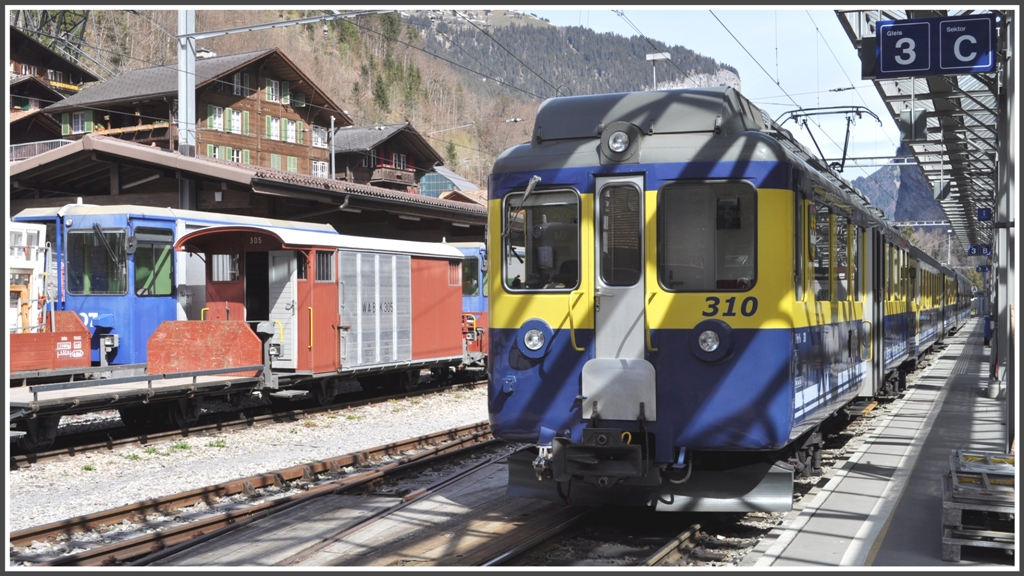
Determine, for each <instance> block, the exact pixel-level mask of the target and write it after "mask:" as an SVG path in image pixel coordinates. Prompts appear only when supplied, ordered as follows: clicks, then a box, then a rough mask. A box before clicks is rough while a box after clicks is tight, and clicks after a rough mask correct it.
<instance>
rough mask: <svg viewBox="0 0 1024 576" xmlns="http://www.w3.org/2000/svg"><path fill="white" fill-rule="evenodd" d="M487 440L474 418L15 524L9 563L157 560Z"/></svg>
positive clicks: (100, 563) (483, 426)
mask: <svg viewBox="0 0 1024 576" xmlns="http://www.w3.org/2000/svg"><path fill="white" fill-rule="evenodd" d="M492 441H493V440H492V438H491V435H490V429H489V426H488V425H487V424H486V423H478V424H475V425H471V426H465V427H462V428H458V429H452V430H446V431H443V432H438V433H435V434H431V435H428V436H421V437H418V438H412V439H409V440H405V441H403V442H397V443H393V444H388V445H385V446H380V447H377V448H373V449H370V450H364V451H361V452H356V453H352V454H347V455H344V456H339V457H336V458H331V459H327V460H321V461H319V462H313V463H310V464H308V465H304V466H294V467H291V468H287V469H282V470H276V471H272V472H267V473H264V474H260V475H256V476H249V477H246V478H238V479H235V480H232V481H229V482H224V483H220V484H216V485H212V486H207V487H205V488H200V489H197V490H190V491H188V492H183V493H179V494H175V495H172V496H165V497H161V498H155V499H152V500H147V501H144V502H139V503H136V504H133V505H130V506H124V507H121V508H116V509H113V510H107V511H104V512H98V513H95V514H88V515H85V516H80V517H77V518H71V519H68V520H64V521H61V522H55V523H51V524H46V525H43V526H38V527H35V528H30V529H27V530H20V531H17V532H13V533H11V534H10V537H9V541H10V546H12V547H13V548H14V551H12V554H11V562H15V563H23V564H25V565H31V566H106V565H123V564H126V563H129V562H132V561H141V562H142V563H148V561H145V560H142V559H144V558H146V557H151V558H150V560H149V561H152V560H155V559H159V558H160V557H162V556H163V555H167V554H170V553H173V552H175V551H177V548H175V547H176V546H180V547H182V548H184V547H190V546H195V545H196V544H198V543H201V542H203V541H206V540H208V539H210V538H214V537H217V536H220V535H223V534H224V533H226V532H228V531H231V530H235V529H238V528H241V527H243V526H245V525H247V524H248V523H250V522H253V521H255V520H258V519H259V518H262V517H266V516H268V515H270V514H278V513H281V512H282V511H284V510H287V509H289V508H292V507H294V506H298V505H300V504H304V503H306V502H308V501H310V500H311V499H314V498H317V497H320V496H324V495H328V494H334V493H338V492H344V491H348V490H353V489H357V488H361V487H365V486H368V485H373V484H378V483H380V482H381V481H382V480H384V479H386V478H390V477H393V476H396V475H401V474H407V473H409V472H410V471H411V470H414V469H416V468H419V467H423V466H427V465H431V464H436V461H437V459H442V458H450V457H452V455H454V454H458V453H460V452H461V451H464V450H469V449H479V447H480V446H481V445H485V444H486V443H490V442H492ZM386 459H390V461H387V462H384V460H386ZM375 463H376V465H373V464H375ZM414 498H415V495H406V496H405V497H404V499H405V500H411V499H414ZM125 527H130V529H124V528H125ZM45 542H49V543H57V544H58V546H56V547H54V548H52V552H51V553H50V554H46V553H41V552H39V550H40V548H41V546H40V545H39V544H40V543H45ZM182 545H187V546H182ZM69 552H70V553H69ZM158 553H159V555H156V554H158Z"/></svg>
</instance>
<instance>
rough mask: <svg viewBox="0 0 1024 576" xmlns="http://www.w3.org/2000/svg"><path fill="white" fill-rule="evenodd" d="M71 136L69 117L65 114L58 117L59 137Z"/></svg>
mask: <svg viewBox="0 0 1024 576" xmlns="http://www.w3.org/2000/svg"><path fill="white" fill-rule="evenodd" d="M68 134H71V115H70V114H68V113H67V112H65V113H63V114H61V115H60V135H61V136H67V135H68Z"/></svg>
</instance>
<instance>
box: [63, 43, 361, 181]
mask: <svg viewBox="0 0 1024 576" xmlns="http://www.w3.org/2000/svg"><path fill="white" fill-rule="evenodd" d="M195 65H196V68H195V69H196V103H197V104H196V115H197V118H196V154H197V155H200V156H207V157H210V158H215V159H218V160H225V161H229V162H234V163H238V164H251V165H254V166H262V167H267V168H272V169H276V170H282V171H287V172H295V173H298V174H306V175H312V176H320V177H327V176H328V172H329V166H330V152H329V149H328V146H329V144H328V142H329V141H328V133H329V131H330V126H331V116H332V115H333V116H334V118H335V121H334V124H335V127H337V126H339V125H341V126H349V125H351V124H352V119H351V118H350V117H349V116H348V114H347V113H346V112H345V111H343V110H341V108H340V107H339V106H338V105H337V104H336V103H335V102H333V101H332V100H331V99H330V98H329V97H328V96H327V95H326V94H325V93H324V92H323V91H322V90H321V89H320V88H319V87H317V85H316V84H315V83H314V82H313V81H312V80H311V79H310V78H309V77H307V76H306V75H305V74H304V73H303V72H302V71H301V70H299V68H298V67H296V66H295V64H294V63H292V62H291V60H289V59H288V58H287V57H286V56H285V55H284V54H283V53H282V52H281V51H280V50H278V49H276V48H275V49H264V50H256V51H252V52H245V53H241V54H232V55H228V56H213V57H208V58H197V59H196V63H195ZM177 98H178V72H177V68H176V66H156V67H151V68H142V69H138V70H133V71H131V72H126V73H124V74H121V75H119V76H116V77H114V78H111V79H109V80H107V81H105V82H103V83H101V84H97V85H95V86H93V87H90V88H89V89H87V90H83V91H82V92H81V93H79V94H77V95H75V96H72V97H69V98H67V99H66V100H64V101H62V102H58V103H56V104H54V105H52V106H49V107H47V108H45V111H46V112H48V113H51V114H53V115H54V117H55V118H59V119H60V123H61V130H62V134H63V137H64V138H69V139H73V140H74V139H80V138H82V137H83V136H84V135H86V134H93V135H103V136H111V137H115V138H119V139H122V140H128V141H132V142H136V143H140V144H146V145H150V146H156V147H160V148H166V149H170V150H176V149H177V145H178V132H177V123H176V119H177Z"/></svg>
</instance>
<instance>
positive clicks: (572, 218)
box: [502, 190, 580, 290]
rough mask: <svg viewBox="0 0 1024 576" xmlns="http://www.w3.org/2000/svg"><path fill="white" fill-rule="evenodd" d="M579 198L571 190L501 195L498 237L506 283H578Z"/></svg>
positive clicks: (564, 286) (556, 286)
mask: <svg viewBox="0 0 1024 576" xmlns="http://www.w3.org/2000/svg"><path fill="white" fill-rule="evenodd" d="M579 213H580V201H579V196H577V195H576V193H575V192H571V191H568V190H566V191H553V192H537V191H534V192H532V193H530V194H529V195H528V196H526V197H525V201H524V194H523V193H516V194H509V195H508V196H506V197H505V208H504V218H503V219H502V242H503V255H504V256H503V258H502V261H503V263H504V270H503V275H504V281H505V287H506V288H510V289H512V290H572V289H574V288H576V287H577V286H579V284H580V267H579V261H580V242H579V238H580V215H579Z"/></svg>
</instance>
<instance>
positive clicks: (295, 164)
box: [288, 156, 299, 172]
mask: <svg viewBox="0 0 1024 576" xmlns="http://www.w3.org/2000/svg"><path fill="white" fill-rule="evenodd" d="M288 171H289V172H298V171H299V159H298V158H296V157H295V156H289V157H288Z"/></svg>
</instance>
